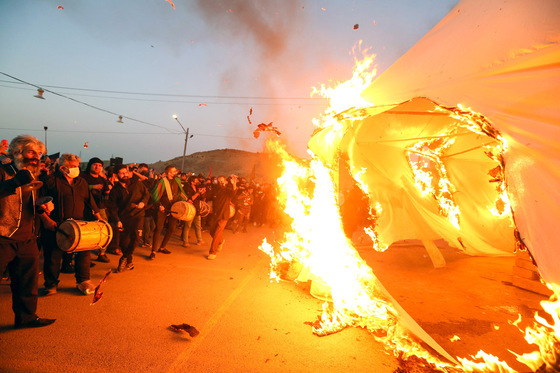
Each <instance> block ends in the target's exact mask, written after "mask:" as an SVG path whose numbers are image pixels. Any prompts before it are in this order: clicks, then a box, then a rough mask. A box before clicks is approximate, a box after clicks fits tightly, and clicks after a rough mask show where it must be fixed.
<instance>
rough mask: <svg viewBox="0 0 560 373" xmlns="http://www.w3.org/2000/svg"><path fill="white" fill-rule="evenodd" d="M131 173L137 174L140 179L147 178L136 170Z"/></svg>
mask: <svg viewBox="0 0 560 373" xmlns="http://www.w3.org/2000/svg"><path fill="white" fill-rule="evenodd" d="M132 173H133V174H135V175H136V176H138V177H139V178H140V180H146V179H148V177H147V176H144V175H142V174H141V173H138V172H136V171H132Z"/></svg>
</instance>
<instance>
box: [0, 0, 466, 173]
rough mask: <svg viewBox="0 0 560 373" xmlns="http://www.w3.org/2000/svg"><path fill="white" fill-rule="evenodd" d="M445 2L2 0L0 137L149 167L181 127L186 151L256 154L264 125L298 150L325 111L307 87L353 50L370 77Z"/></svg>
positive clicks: (339, 76) (344, 64) (340, 73)
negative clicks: (370, 65) (366, 58)
mask: <svg viewBox="0 0 560 373" xmlns="http://www.w3.org/2000/svg"><path fill="white" fill-rule="evenodd" d="M456 3H457V0H423V1H417V0H377V1H372V0H355V1H352V0H345V1H342V0H338V1H335V0H229V1H226V0H222V1H219V0H189V1H187V0H175V1H173V4H174V5H175V8H173V6H172V3H171V2H170V1H168V0H33V1H31V0H28V1H26V0H2V1H0V50H1V51H2V53H1V57H0V113H1V115H0V138H3V139H4V138H5V139H8V140H11V139H12V138H14V137H15V136H17V135H19V134H23V133H27V134H31V135H33V136H36V137H37V138H39V139H40V140H41V141H44V142H45V140H46V143H47V148H48V149H47V152H48V154H53V153H56V152H62V153H73V154H77V155H79V156H80V157H81V158H82V160H84V161H87V160H88V159H89V158H92V157H99V158H101V159H104V160H108V159H109V158H111V157H122V158H123V161H124V162H125V163H132V162H146V163H153V162H157V161H159V160H168V159H171V158H174V157H178V156H181V155H182V154H183V151H184V146H185V137H186V136H185V131H187V130H188V132H189V136H191V135H192V137H189V139H188V142H187V149H186V154H187V155H188V154H192V153H196V152H201V151H207V150H214V149H225V148H229V149H241V150H247V151H251V152H262V151H264V146H263V144H264V141H265V139H266V138H267V137H269V136H276V135H274V134H269V133H266V134H264V135H263V136H260V137H259V138H258V139H256V138H255V137H254V136H253V130H254V129H256V125H257V124H259V123H271V122H272V123H273V126H275V127H277V128H278V130H279V131H280V132H281V135H280V139H281V140H282V141H283V142H284V143H285V144H286V146H287V147H288V149H289V151H290V152H291V153H292V154H294V155H296V156H299V157H303V156H306V149H307V142H308V141H309V139H310V137H311V135H312V133H313V130H314V129H315V125H314V124H313V121H312V120H313V118H319V117H320V116H321V114H322V113H323V112H324V111H325V109H326V108H327V101H326V100H325V99H324V98H321V97H320V96H317V95H315V96H313V97H312V96H311V93H312V90H313V87H317V88H319V87H320V86H321V85H325V86H335V85H337V84H338V83H339V82H343V81H346V80H348V79H350V78H351V77H352V68H353V66H354V65H355V61H356V59H361V58H363V55H364V54H367V55H370V54H375V55H376V58H375V65H376V69H377V71H378V74H380V73H381V72H383V71H384V70H386V69H387V68H388V67H390V66H391V64H393V63H394V62H395V61H396V60H397V59H398V58H399V57H400V56H402V55H403V54H404V53H405V52H406V51H407V50H408V49H410V48H411V47H412V46H413V45H414V44H415V43H416V42H417V41H418V40H420V39H421V38H422V36H424V35H425V34H426V33H427V32H428V31H430V29H431V28H432V27H433V26H435V25H436V24H437V23H438V22H439V21H440V20H441V19H442V18H443V17H444V16H445V15H446V14H447V13H448V12H449V11H450V10H451V9H452V8H453V7H454V6H455V5H456ZM355 25H357V26H355ZM38 87H40V88H42V89H44V90H45V92H44V93H43V97H44V98H45V99H44V100H41V99H38V98H35V97H34V95H37V89H38ZM173 115H176V116H177V120H175V119H174V118H173ZM119 116H123V119H122V122H123V123H118V122H117V120H118V119H119ZM248 116H249V118H248ZM249 120H250V122H251V124H250V123H249ZM44 127H47V128H48V129H47V130H46V131H45V129H44ZM86 143H87V144H86ZM86 146H87V147H86Z"/></svg>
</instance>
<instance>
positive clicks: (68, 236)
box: [56, 227, 74, 241]
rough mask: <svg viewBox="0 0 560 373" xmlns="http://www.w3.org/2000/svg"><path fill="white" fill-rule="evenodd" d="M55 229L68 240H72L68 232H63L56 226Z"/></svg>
mask: <svg viewBox="0 0 560 373" xmlns="http://www.w3.org/2000/svg"><path fill="white" fill-rule="evenodd" d="M56 231H57V232H60V233H62V234H63V235H64V236H66V238H68V241H74V237H72V236H70V235H69V234H68V233H66V232H64V231H63V230H62V229H60V228H59V227H56Z"/></svg>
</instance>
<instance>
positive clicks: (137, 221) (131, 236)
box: [120, 216, 144, 263]
mask: <svg viewBox="0 0 560 373" xmlns="http://www.w3.org/2000/svg"><path fill="white" fill-rule="evenodd" d="M143 222H144V217H143V216H130V217H126V218H124V219H123V220H122V224H123V230H122V231H121V232H120V247H121V251H122V256H123V257H125V258H127V261H128V263H132V254H133V253H134V248H135V247H136V244H137V243H138V230H139V229H141V227H142V224H143Z"/></svg>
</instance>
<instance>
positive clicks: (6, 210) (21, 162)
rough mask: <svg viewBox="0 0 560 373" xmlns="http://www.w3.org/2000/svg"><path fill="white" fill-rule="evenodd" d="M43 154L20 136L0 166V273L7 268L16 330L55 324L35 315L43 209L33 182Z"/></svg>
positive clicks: (33, 142) (36, 143) (32, 139)
mask: <svg viewBox="0 0 560 373" xmlns="http://www.w3.org/2000/svg"><path fill="white" fill-rule="evenodd" d="M44 151H45V146H44V145H43V143H42V142H41V141H39V140H37V139H36V138H35V137H33V136H30V135H21V136H18V137H16V138H14V139H13V140H12V142H11V143H10V145H9V147H8V154H7V157H8V158H9V159H10V160H11V161H10V162H7V163H4V164H2V165H0V273H2V272H3V271H4V269H5V268H6V267H8V270H9V273H10V278H11V284H10V288H11V290H12V309H13V310H14V314H15V319H14V325H15V327H16V328H34V327H42V326H47V325H50V324H52V323H53V322H54V321H55V319H42V318H40V317H38V316H37V314H36V313H35V312H36V311H37V297H38V280H39V248H38V246H37V233H38V224H37V219H36V214H39V213H42V214H44V212H43V211H44V209H46V208H47V206H46V204H45V205H42V206H36V197H37V191H36V190H37V188H38V186H39V185H40V183H38V182H35V183H33V181H34V180H36V179H37V177H38V176H39V173H40V165H39V160H40V158H41V155H42V153H43V152H44ZM36 209H37V211H36Z"/></svg>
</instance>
